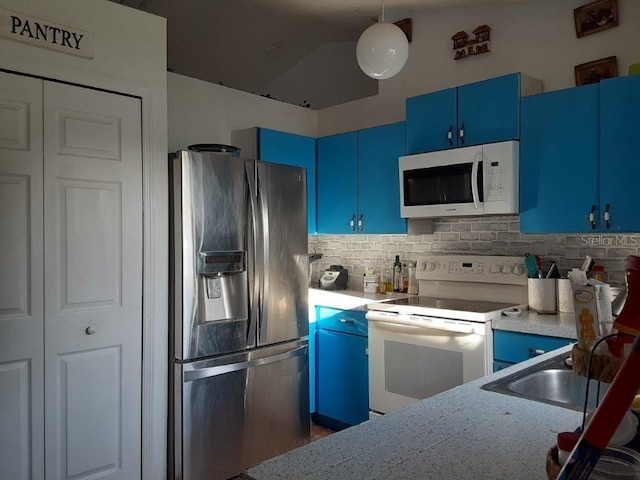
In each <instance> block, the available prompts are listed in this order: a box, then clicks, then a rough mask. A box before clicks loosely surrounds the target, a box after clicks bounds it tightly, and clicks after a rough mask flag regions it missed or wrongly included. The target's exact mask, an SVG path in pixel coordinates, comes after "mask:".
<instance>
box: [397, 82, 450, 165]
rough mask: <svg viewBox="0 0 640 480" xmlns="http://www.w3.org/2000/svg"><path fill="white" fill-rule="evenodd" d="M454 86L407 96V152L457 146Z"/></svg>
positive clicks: (429, 150)
mask: <svg viewBox="0 0 640 480" xmlns="http://www.w3.org/2000/svg"><path fill="white" fill-rule="evenodd" d="M457 95H458V89H457V88H449V89H447V90H441V91H439V92H434V93H428V94H426V95H420V96H418V97H413V98H408V99H407V102H406V114H405V115H406V120H407V153H408V154H413V153H422V152H431V151H435V150H445V149H447V148H453V147H456V146H457V145H458V144H457V139H456V136H457V133H456V132H457V129H458V115H457V111H456V105H457Z"/></svg>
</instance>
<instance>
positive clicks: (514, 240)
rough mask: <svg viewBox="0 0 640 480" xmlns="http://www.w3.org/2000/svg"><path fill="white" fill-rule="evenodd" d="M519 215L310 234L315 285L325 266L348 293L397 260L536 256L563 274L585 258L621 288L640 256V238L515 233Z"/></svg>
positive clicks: (639, 236) (611, 282)
mask: <svg viewBox="0 0 640 480" xmlns="http://www.w3.org/2000/svg"><path fill="white" fill-rule="evenodd" d="M519 229H520V225H519V222H518V217H517V216H496V217H465V218H452V219H441V220H436V221H435V222H434V233H433V234H419V235H397V234H393V235H373V234H353V235H310V236H309V251H310V252H312V251H314V250H315V251H316V252H317V253H322V254H323V257H322V259H320V260H319V261H318V262H315V264H314V266H313V272H314V273H313V279H312V282H313V284H314V285H317V284H318V282H319V280H320V277H321V276H322V273H323V271H324V270H325V269H326V268H328V267H329V265H334V264H340V265H343V266H344V267H345V268H347V269H348V270H349V288H355V289H358V290H359V289H361V288H362V274H363V272H364V267H368V266H372V267H375V268H377V269H379V268H382V267H391V264H392V263H393V261H394V259H395V256H396V255H399V256H400V260H401V261H402V262H403V263H407V262H408V261H415V260H416V259H417V258H418V256H419V255H420V254H424V253H443V254H455V253H462V254H478V255H513V256H524V254H525V253H533V254H537V255H540V256H541V257H542V260H543V261H544V262H545V263H547V264H548V263H550V262H551V261H555V262H557V264H558V269H559V271H560V273H561V274H562V275H566V273H567V271H569V270H570V269H571V268H577V267H580V266H581V265H582V262H583V261H584V256H585V255H590V256H591V257H593V259H594V260H595V261H596V263H597V264H599V265H603V266H604V267H605V270H606V271H607V274H608V276H609V283H610V284H612V285H622V284H624V269H625V266H626V258H627V257H628V256H629V255H640V235H638V234H634V235H589V234H585V235H560V234H548V235H547V234H523V233H519Z"/></svg>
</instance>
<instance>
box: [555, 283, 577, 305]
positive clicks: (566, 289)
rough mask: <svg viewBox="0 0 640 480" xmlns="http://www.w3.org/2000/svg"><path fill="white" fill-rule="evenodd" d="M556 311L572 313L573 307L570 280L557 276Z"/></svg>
mask: <svg viewBox="0 0 640 480" xmlns="http://www.w3.org/2000/svg"><path fill="white" fill-rule="evenodd" d="M557 287H558V292H557V296H558V311H559V312H566V313H574V312H575V310H574V309H573V290H572V289H571V280H569V279H568V278H558V283H557Z"/></svg>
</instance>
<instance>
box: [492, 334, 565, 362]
mask: <svg viewBox="0 0 640 480" xmlns="http://www.w3.org/2000/svg"><path fill="white" fill-rule="evenodd" d="M571 343H575V340H573V339H571V338H562V337H549V336H546V335H536V334H532V333H520V332H509V331H505V330H494V332H493V359H494V371H496V368H497V367H499V366H501V367H500V368H497V369H498V370H501V369H502V368H504V366H509V365H513V364H514V363H519V362H522V361H524V360H528V359H530V358H533V357H537V356H538V355H542V354H544V353H547V352H550V351H552V350H556V349H557V348H560V347H564V346H566V345H569V344H571Z"/></svg>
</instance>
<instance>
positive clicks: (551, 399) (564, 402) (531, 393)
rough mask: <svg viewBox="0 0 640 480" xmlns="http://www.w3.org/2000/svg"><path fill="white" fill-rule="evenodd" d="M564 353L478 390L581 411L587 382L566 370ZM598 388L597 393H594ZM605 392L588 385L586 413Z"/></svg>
mask: <svg viewBox="0 0 640 480" xmlns="http://www.w3.org/2000/svg"><path fill="white" fill-rule="evenodd" d="M567 358H568V354H567V353H563V354H561V355H557V356H556V357H553V358H550V359H548V360H545V361H544V362H541V363H539V364H536V365H533V366H531V367H529V368H525V369H524V370H520V371H518V372H516V373H513V374H511V375H507V376H506V377H503V378H501V379H499V380H496V381H493V382H491V383H487V384H485V385H483V386H482V388H483V389H484V390H489V391H491V392H498V393H503V394H505V395H512V396H514V397H520V398H526V399H529V400H533V401H536V402H543V403H548V404H551V405H557V406H559V407H565V408H570V409H572V410H579V411H582V410H583V409H584V401H585V394H586V388H587V379H586V378H585V377H583V376H581V375H578V374H577V373H574V372H573V370H572V369H571V368H570V367H568V366H567V364H566V360H567ZM598 387H600V388H599V390H598ZM608 388H609V385H608V384H606V383H600V385H598V381H597V380H590V381H589V400H588V403H587V409H588V410H592V409H594V408H596V407H597V405H598V400H602V398H603V397H604V394H605V392H606V391H607V389H608Z"/></svg>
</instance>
